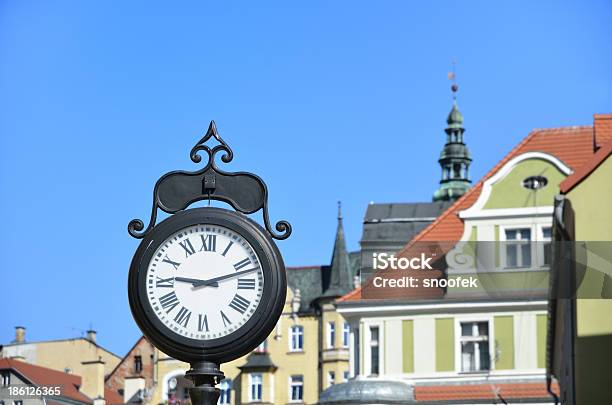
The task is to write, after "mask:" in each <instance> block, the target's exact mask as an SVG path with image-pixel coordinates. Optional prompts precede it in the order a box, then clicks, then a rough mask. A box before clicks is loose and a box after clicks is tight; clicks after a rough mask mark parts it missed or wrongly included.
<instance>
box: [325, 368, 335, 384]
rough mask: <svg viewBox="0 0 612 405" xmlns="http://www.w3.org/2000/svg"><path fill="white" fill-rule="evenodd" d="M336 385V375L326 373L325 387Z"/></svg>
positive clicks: (329, 372)
mask: <svg viewBox="0 0 612 405" xmlns="http://www.w3.org/2000/svg"><path fill="white" fill-rule="evenodd" d="M335 383H336V373H335V372H334V371H328V372H327V386H328V387H331V386H332V385H334V384H335Z"/></svg>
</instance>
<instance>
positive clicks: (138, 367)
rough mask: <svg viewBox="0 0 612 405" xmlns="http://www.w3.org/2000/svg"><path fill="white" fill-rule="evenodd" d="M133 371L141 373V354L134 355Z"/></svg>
mask: <svg viewBox="0 0 612 405" xmlns="http://www.w3.org/2000/svg"><path fill="white" fill-rule="evenodd" d="M134 372H135V373H136V374H140V373H142V356H134Z"/></svg>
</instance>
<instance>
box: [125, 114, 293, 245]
mask: <svg viewBox="0 0 612 405" xmlns="http://www.w3.org/2000/svg"><path fill="white" fill-rule="evenodd" d="M212 138H214V139H215V140H216V141H217V144H216V145H214V146H212V147H211V146H209V145H208V144H207V142H208V141H209V140H211V139H212ZM202 151H204V152H206V154H207V155H208V162H207V163H206V166H205V167H204V168H203V169H201V170H199V171H196V172H187V171H182V170H177V171H173V172H169V173H166V174H164V175H163V176H162V177H160V178H159V180H157V183H155V188H154V190H153V207H152V210H151V218H150V220H149V224H148V225H147V227H146V228H145V226H144V222H143V221H142V220H140V219H133V220H131V221H130V223H129V224H128V232H129V234H130V235H131V236H132V237H134V238H137V239H142V238H144V237H145V236H146V235H147V233H148V232H149V231H150V230H151V229H152V228H153V227H154V226H155V222H156V221H157V209H158V208H160V209H161V210H163V211H164V212H167V213H169V214H174V213H176V212H178V211H181V210H184V209H186V208H187V207H188V206H189V205H191V204H193V203H194V202H197V201H201V200H206V199H208V200H217V201H223V202H226V203H228V204H230V205H231V206H232V207H233V208H234V209H235V210H236V211H238V212H241V213H243V214H252V213H254V212H257V211H259V210H260V209H263V220H264V225H265V228H266V230H267V231H268V232H269V234H270V236H271V237H273V238H275V239H279V240H283V239H287V238H288V237H289V235H291V224H289V222H287V221H285V220H281V221H278V222H276V224H275V225H274V228H275V229H276V231H278V232H275V231H274V230H273V229H272V226H271V225H270V219H269V216H268V188H267V187H266V184H265V183H264V182H263V180H262V179H261V178H260V177H259V176H257V175H255V174H253V173H248V172H225V171H223V170H221V169H219V168H218V167H217V164H216V163H215V155H216V154H217V153H219V152H223V154H222V155H221V161H222V162H223V163H229V162H231V161H232V159H233V158H234V153H233V152H232V149H231V148H230V147H229V145H228V144H227V143H225V141H224V140H223V139H222V138H221V136H219V133H218V132H217V126H216V125H215V122H214V121H211V122H210V125H209V126H208V130H207V131H206V135H204V137H202V139H200V141H198V143H196V144H195V146H194V147H193V148H192V149H191V153H190V157H191V160H192V161H193V162H194V163H200V162H201V161H202V157H201V156H200V155H199V152H202Z"/></svg>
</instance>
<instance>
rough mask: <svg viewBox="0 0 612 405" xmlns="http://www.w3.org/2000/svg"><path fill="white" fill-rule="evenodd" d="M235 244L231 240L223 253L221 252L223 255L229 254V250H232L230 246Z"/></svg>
mask: <svg viewBox="0 0 612 405" xmlns="http://www.w3.org/2000/svg"><path fill="white" fill-rule="evenodd" d="M233 244H234V242H233V241H231V240H230V243H228V244H227V247H226V248H225V250H224V251H223V253H221V256H225V255H226V254H227V252H228V251H229V250H230V248H231V247H232V245H233Z"/></svg>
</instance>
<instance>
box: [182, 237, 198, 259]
mask: <svg viewBox="0 0 612 405" xmlns="http://www.w3.org/2000/svg"><path fill="white" fill-rule="evenodd" d="M179 245H181V247H182V248H183V249H185V257H189V256H191V255H192V254H194V253H195V249H194V248H193V245H192V244H191V241H190V240H189V238H187V239H185V240H184V241H182V242H179Z"/></svg>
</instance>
